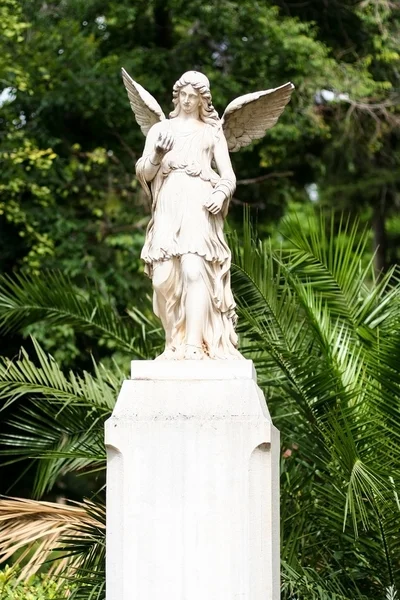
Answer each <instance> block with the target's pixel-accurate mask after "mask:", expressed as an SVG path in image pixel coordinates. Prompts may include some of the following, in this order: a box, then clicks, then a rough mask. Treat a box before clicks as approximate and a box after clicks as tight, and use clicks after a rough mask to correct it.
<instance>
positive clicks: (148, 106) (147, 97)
mask: <svg viewBox="0 0 400 600" xmlns="http://www.w3.org/2000/svg"><path fill="white" fill-rule="evenodd" d="M122 79H123V80H124V85H125V87H126V91H127V92H128V96H129V102H130V103H131V107H132V110H133V112H134V114H135V118H136V121H137V123H138V125H139V126H140V129H141V130H142V133H144V135H147V134H148V132H149V129H150V127H152V126H153V125H154V124H155V123H158V122H159V121H163V120H164V119H165V115H164V113H163V111H162V109H161V106H160V105H159V104H158V102H157V100H156V99H155V98H153V96H152V95H151V94H149V92H147V91H146V90H145V89H144V87H142V86H141V85H140V84H139V83H137V81H134V80H133V79H132V77H131V76H130V75H128V73H127V72H126V71H125V69H122Z"/></svg>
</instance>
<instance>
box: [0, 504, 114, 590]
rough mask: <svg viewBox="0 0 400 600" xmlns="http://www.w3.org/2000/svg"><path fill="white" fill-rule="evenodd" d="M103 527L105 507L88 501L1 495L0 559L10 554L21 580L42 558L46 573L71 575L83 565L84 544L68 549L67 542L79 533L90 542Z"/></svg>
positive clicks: (38, 564) (81, 537) (39, 564)
mask: <svg viewBox="0 0 400 600" xmlns="http://www.w3.org/2000/svg"><path fill="white" fill-rule="evenodd" d="M104 531H105V524H104V510H102V509H100V508H99V507H97V508H96V509H94V505H93V504H92V503H90V502H83V503H74V504H72V505H71V504H57V503H52V502H41V501H37V500H26V499H21V498H4V497H2V498H0V561H1V562H3V561H6V560H8V559H9V558H10V557H11V556H13V557H14V562H15V564H19V565H21V572H20V575H19V579H21V580H22V579H25V578H28V577H30V575H32V574H34V573H36V572H37V571H38V570H39V569H40V568H41V567H43V564H44V563H45V562H47V563H48V566H49V574H53V575H61V574H62V576H63V577H72V576H74V575H75V574H76V572H77V569H78V568H79V567H81V566H82V565H84V561H85V559H86V546H85V545H84V544H82V545H81V547H78V548H76V549H75V552H71V551H70V547H68V544H71V543H72V540H74V539H75V536H77V535H79V539H81V540H84V541H85V542H86V543H88V544H92V545H93V539H97V537H98V535H99V534H98V532H101V535H102V536H103V537H104ZM66 549H67V551H66ZM94 552H95V553H97V549H96V550H95V551H94ZM15 556H16V558H15Z"/></svg>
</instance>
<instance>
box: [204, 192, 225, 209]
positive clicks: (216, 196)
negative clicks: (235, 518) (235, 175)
mask: <svg viewBox="0 0 400 600" xmlns="http://www.w3.org/2000/svg"><path fill="white" fill-rule="evenodd" d="M224 201H225V194H224V192H222V191H221V190H218V191H216V192H214V193H213V194H211V196H210V197H209V199H208V200H207V202H205V203H204V206H205V207H206V209H207V210H208V211H209V212H210V213H212V214H213V215H217V214H218V213H219V212H221V208H222V205H223V203H224Z"/></svg>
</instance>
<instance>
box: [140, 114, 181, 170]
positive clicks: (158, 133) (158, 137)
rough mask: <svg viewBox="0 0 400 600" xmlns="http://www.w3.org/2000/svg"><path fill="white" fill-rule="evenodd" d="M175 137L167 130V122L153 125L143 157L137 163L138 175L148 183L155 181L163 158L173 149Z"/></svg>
mask: <svg viewBox="0 0 400 600" xmlns="http://www.w3.org/2000/svg"><path fill="white" fill-rule="evenodd" d="M173 143H174V142H173V137H172V133H171V131H170V130H169V129H167V130H166V129H165V121H163V122H161V123H157V124H156V125H153V127H152V128H151V129H150V131H149V133H148V134H147V137H146V144H145V147H144V151H143V156H142V158H140V159H139V160H138V162H137V163H136V174H137V175H138V176H139V173H138V170H140V173H141V176H142V177H143V178H144V179H145V180H146V181H147V182H150V181H153V179H154V177H155V176H156V175H157V172H158V170H159V168H160V165H161V161H162V159H163V156H164V155H165V154H166V153H167V152H169V151H170V150H171V149H172V146H173Z"/></svg>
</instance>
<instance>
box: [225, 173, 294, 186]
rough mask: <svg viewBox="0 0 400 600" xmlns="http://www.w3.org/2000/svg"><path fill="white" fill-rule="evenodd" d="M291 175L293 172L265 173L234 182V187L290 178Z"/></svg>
mask: <svg viewBox="0 0 400 600" xmlns="http://www.w3.org/2000/svg"><path fill="white" fill-rule="evenodd" d="M292 175H293V171H281V172H274V173H267V174H266V175H260V176H259V177H252V178H250V179H238V181H236V185H252V184H253V183H261V182H262V181H266V180H267V179H273V178H275V177H276V178H278V177H291V176H292Z"/></svg>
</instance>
